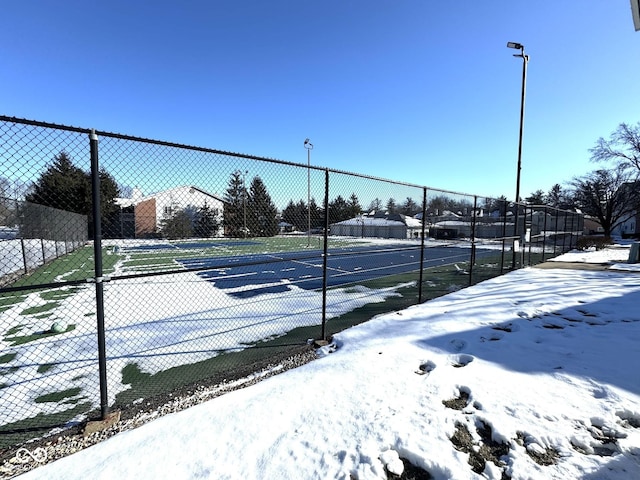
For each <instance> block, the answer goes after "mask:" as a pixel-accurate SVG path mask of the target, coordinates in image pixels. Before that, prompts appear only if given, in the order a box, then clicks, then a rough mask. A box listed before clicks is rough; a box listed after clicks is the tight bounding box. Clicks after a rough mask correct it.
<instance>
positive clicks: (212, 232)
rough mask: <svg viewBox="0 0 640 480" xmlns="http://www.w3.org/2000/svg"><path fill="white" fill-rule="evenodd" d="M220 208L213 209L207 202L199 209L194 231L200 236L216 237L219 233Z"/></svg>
mask: <svg viewBox="0 0 640 480" xmlns="http://www.w3.org/2000/svg"><path fill="white" fill-rule="evenodd" d="M218 228H219V224H218V210H217V209H212V208H211V207H210V206H209V205H207V202H204V205H203V206H202V207H201V208H199V209H198V211H197V213H196V220H195V225H194V233H195V235H196V236H198V237H205V238H208V237H214V236H216V235H217V233H218Z"/></svg>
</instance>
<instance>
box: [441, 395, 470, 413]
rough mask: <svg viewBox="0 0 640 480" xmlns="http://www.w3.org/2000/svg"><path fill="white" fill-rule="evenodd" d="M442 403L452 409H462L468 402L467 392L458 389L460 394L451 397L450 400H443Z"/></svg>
mask: <svg viewBox="0 0 640 480" xmlns="http://www.w3.org/2000/svg"><path fill="white" fill-rule="evenodd" d="M442 403H443V404H444V406H445V407H447V408H451V409H453V410H462V409H463V408H464V407H466V406H467V405H468V404H469V394H468V393H467V392H464V391H460V395H459V396H457V397H455V398H452V399H451V400H443V401H442Z"/></svg>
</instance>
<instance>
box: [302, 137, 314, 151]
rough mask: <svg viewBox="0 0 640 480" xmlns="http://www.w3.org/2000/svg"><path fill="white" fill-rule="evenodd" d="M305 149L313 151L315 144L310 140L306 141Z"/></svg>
mask: <svg viewBox="0 0 640 480" xmlns="http://www.w3.org/2000/svg"><path fill="white" fill-rule="evenodd" d="M304 148H306V149H307V150H311V149H313V144H312V143H311V142H310V141H309V139H308V138H307V139H306V140H305V141H304Z"/></svg>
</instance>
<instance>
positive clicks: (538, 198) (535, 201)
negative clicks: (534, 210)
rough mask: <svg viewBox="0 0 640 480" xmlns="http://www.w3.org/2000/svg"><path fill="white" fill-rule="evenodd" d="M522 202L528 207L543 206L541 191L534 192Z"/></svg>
mask: <svg viewBox="0 0 640 480" xmlns="http://www.w3.org/2000/svg"><path fill="white" fill-rule="evenodd" d="M524 201H525V202H527V203H528V204H529V205H544V203H545V202H544V192H543V191H542V190H536V191H535V192H533V193H532V194H531V195H529V196H528V197H527V198H525V199H524Z"/></svg>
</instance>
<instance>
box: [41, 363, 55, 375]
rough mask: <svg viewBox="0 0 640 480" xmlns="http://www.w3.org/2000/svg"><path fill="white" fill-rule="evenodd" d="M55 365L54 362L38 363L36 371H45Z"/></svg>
mask: <svg viewBox="0 0 640 480" xmlns="http://www.w3.org/2000/svg"><path fill="white" fill-rule="evenodd" d="M54 367H55V364H54V363H45V364H44V365H40V366H39V367H38V370H37V372H38V373H47V372H48V371H49V370H52V369H53V368H54Z"/></svg>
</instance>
